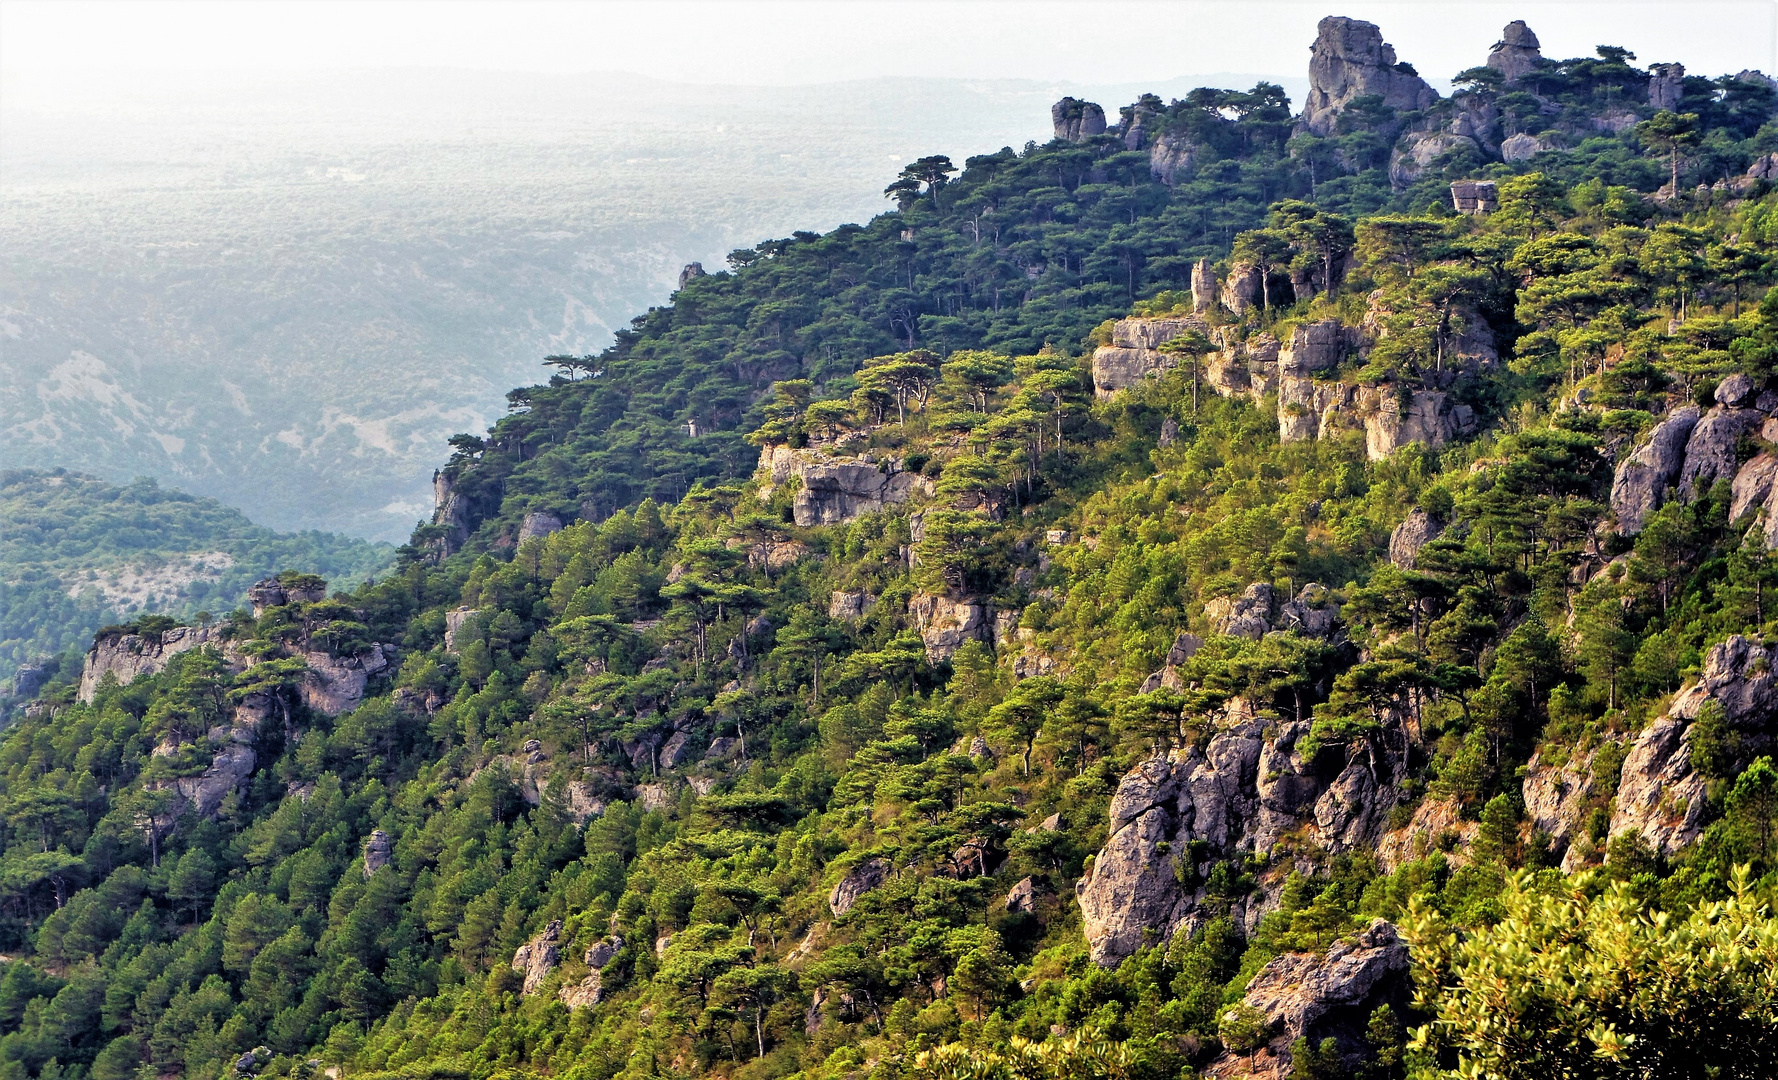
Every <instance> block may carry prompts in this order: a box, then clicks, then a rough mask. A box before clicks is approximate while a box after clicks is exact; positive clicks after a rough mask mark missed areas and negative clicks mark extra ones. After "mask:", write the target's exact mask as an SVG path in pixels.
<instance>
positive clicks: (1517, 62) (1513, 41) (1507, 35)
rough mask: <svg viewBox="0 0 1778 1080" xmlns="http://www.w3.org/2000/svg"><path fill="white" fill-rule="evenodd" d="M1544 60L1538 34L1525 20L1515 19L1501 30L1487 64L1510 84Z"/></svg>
mask: <svg viewBox="0 0 1778 1080" xmlns="http://www.w3.org/2000/svg"><path fill="white" fill-rule="evenodd" d="M1542 61H1543V52H1542V50H1541V47H1540V46H1539V45H1538V42H1537V35H1536V34H1534V33H1532V32H1531V28H1530V27H1529V26H1526V25H1525V20H1523V19H1514V20H1513V21H1512V22H1509V23H1507V24H1506V29H1504V30H1502V31H1501V32H1500V40H1499V41H1496V42H1495V43H1494V48H1493V49H1491V50H1489V52H1488V60H1487V64H1488V66H1489V67H1491V68H1493V69H1494V70H1495V71H1498V72H1500V74H1501V76H1502V77H1503V78H1504V79H1505V80H1506V82H1507V83H1508V84H1509V85H1510V84H1512V83H1516V82H1518V81H1519V80H1520V79H1522V78H1524V77H1525V76H1527V75H1529V74H1531V73H1532V72H1533V71H1536V70H1537V65H1538V64H1539V63H1541V62H1542Z"/></svg>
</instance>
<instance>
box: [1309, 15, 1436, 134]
mask: <svg viewBox="0 0 1778 1080" xmlns="http://www.w3.org/2000/svg"><path fill="white" fill-rule="evenodd" d="M1371 94H1375V95H1376V96H1378V97H1380V98H1382V99H1383V104H1385V105H1387V106H1389V107H1390V108H1392V109H1398V110H1404V111H1405V110H1411V109H1424V108H1427V107H1428V106H1430V105H1431V104H1432V103H1433V102H1435V101H1437V100H1438V93H1437V92H1436V91H1434V90H1433V89H1432V87H1430V86H1428V85H1427V84H1426V80H1424V79H1422V78H1420V76H1419V75H1416V74H1414V73H1413V69H1412V68H1411V67H1408V66H1407V65H1404V64H1401V63H1398V62H1397V61H1396V59H1395V48H1394V47H1393V46H1391V45H1389V44H1387V43H1386V42H1384V40H1383V32H1382V31H1381V30H1379V29H1378V28H1377V26H1376V24H1375V23H1368V22H1363V21H1361V20H1359V19H1348V18H1344V17H1342V16H1337V15H1331V16H1329V17H1327V18H1325V19H1322V20H1321V23H1320V25H1319V26H1318V27H1317V32H1316V36H1315V45H1314V47H1313V51H1312V52H1311V54H1310V57H1309V95H1308V97H1307V98H1306V99H1304V102H1303V114H1302V126H1303V127H1304V129H1306V130H1307V131H1309V132H1310V133H1311V134H1314V135H1329V134H1331V133H1332V132H1333V130H1334V122H1335V121H1336V120H1338V119H1339V115H1340V110H1341V109H1343V108H1345V107H1346V105H1347V104H1349V103H1350V102H1351V101H1352V99H1353V98H1357V97H1363V96H1366V95H1371Z"/></svg>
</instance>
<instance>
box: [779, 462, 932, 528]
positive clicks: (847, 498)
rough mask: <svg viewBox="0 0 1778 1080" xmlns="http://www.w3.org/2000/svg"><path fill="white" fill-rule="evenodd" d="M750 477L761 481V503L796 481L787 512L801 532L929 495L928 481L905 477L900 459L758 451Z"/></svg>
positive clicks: (911, 474)
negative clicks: (752, 473) (811, 527)
mask: <svg viewBox="0 0 1778 1080" xmlns="http://www.w3.org/2000/svg"><path fill="white" fill-rule="evenodd" d="M754 477H755V479H757V480H758V481H759V482H760V498H762V499H769V498H771V495H772V492H773V491H774V490H775V489H776V488H778V487H779V486H780V485H782V484H785V483H788V482H789V481H790V480H791V479H792V478H795V479H796V480H797V489H796V494H795V495H794V496H793V499H792V507H791V512H792V514H793V516H794V518H795V521H796V523H797V524H798V525H799V526H802V527H804V528H808V527H810V526H813V525H838V524H840V523H842V522H847V521H852V520H855V519H857V518H859V517H862V516H863V515H865V514H872V513H876V512H877V511H879V510H882V509H883V508H885V507H888V506H896V505H899V504H901V503H905V502H907V501H908V500H909V499H912V498H915V497H916V496H930V495H932V493H933V491H934V485H933V483H932V481H931V480H929V479H927V478H926V477H924V476H921V475H919V474H918V473H912V472H908V471H907V470H906V469H905V468H904V467H903V465H902V461H901V459H900V458H893V457H885V458H881V459H879V458H876V457H874V456H872V455H870V454H863V455H860V456H857V457H846V456H833V455H830V454H828V453H826V452H825V451H822V450H817V449H813V448H809V449H797V448H794V447H789V446H768V447H765V448H764V449H763V450H761V451H760V455H759V468H758V470H757V471H756V472H755V474H754Z"/></svg>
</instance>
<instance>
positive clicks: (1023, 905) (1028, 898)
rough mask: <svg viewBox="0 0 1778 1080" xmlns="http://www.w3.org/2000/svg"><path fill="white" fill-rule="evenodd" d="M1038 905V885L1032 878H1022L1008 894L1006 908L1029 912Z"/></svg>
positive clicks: (1013, 910)
mask: <svg viewBox="0 0 1778 1080" xmlns="http://www.w3.org/2000/svg"><path fill="white" fill-rule="evenodd" d="M1036 906H1037V885H1036V883H1035V882H1033V881H1032V880H1031V879H1030V878H1020V879H1019V883H1018V884H1017V885H1014V886H1013V887H1012V889H1011V890H1010V891H1008V892H1007V894H1006V910H1007V911H1010V912H1029V911H1031V910H1032V909H1034V908H1035V907H1036Z"/></svg>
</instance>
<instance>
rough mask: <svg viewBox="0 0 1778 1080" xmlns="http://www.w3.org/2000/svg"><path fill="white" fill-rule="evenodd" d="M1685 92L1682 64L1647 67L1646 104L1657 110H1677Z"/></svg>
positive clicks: (1651, 65) (1683, 67) (1683, 66)
mask: <svg viewBox="0 0 1778 1080" xmlns="http://www.w3.org/2000/svg"><path fill="white" fill-rule="evenodd" d="M1684 90H1685V65H1684V64H1650V65H1648V103H1649V104H1650V105H1653V106H1654V107H1655V108H1657V109H1677V108H1679V98H1680V95H1681V94H1682V93H1683V92H1684Z"/></svg>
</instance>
